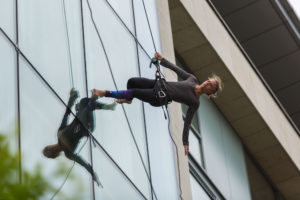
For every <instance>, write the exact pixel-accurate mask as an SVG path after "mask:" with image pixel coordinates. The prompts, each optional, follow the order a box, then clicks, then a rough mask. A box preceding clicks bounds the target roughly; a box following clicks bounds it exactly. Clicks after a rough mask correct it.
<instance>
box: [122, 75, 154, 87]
mask: <svg viewBox="0 0 300 200" xmlns="http://www.w3.org/2000/svg"><path fill="white" fill-rule="evenodd" d="M154 85H155V80H153V79H148V78H137V77H135V78H130V79H129V80H128V81H127V89H133V88H140V89H151V88H154Z"/></svg>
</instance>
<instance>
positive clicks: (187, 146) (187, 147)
mask: <svg viewBox="0 0 300 200" xmlns="http://www.w3.org/2000/svg"><path fill="white" fill-rule="evenodd" d="M188 153H189V145H184V154H185V155H186V156H187V155H188Z"/></svg>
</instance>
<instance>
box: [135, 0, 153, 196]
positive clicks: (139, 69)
mask: <svg viewBox="0 0 300 200" xmlns="http://www.w3.org/2000/svg"><path fill="white" fill-rule="evenodd" d="M131 7H132V15H133V23H134V27H135V28H134V35H135V36H136V37H137V31H136V21H135V12H134V10H135V7H134V0H131ZM135 44H136V56H137V63H138V72H139V77H141V63H140V55H139V48H138V47H139V46H138V43H137V42H136V43H135ZM142 108H143V122H144V130H145V139H146V147H147V159H148V167H149V176H150V182H151V183H152V178H151V162H150V153H149V144H148V131H147V123H146V115H145V103H144V102H142ZM151 194H152V195H151V199H152V200H153V189H152V188H151Z"/></svg>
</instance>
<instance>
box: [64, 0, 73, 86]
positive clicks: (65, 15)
mask: <svg viewBox="0 0 300 200" xmlns="http://www.w3.org/2000/svg"><path fill="white" fill-rule="evenodd" d="M61 2H62V9H63V15H64V22H65V31H66V36H67V47H68V55H69V67H70V73H71V85H72V88H74V78H73V65H72V56H71V48H70V37H69V28H68V21H67V14H66V5H65V0H61Z"/></svg>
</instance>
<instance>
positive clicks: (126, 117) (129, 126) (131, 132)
mask: <svg viewBox="0 0 300 200" xmlns="http://www.w3.org/2000/svg"><path fill="white" fill-rule="evenodd" d="M87 4H88V8H89V11H90V17H91V20H92V23H93V25H94V28H95V31H96V33H97V36H98V39H99V41H100V43H101V46H102V49H103V51H104V55H105V58H106V61H107V64H108V67H109V71H110V74H111V76H112V80H113V83H114V86H115V88H116V90H117V91H118V86H117V82H116V80H115V77H114V73H113V71H112V67H111V64H110V60H109V58H108V55H107V52H106V49H105V46H104V43H103V40H102V38H101V35H100V33H99V30H98V28H97V26H96V23H95V21H94V17H93V11H92V9H91V6H90V3H89V0H87ZM122 109H123V113H124V116H125V119H126V121H127V124H128V128H129V130H130V134H131V137H132V139H133V142H134V144H135V147H136V149H137V151H138V155H139V158H140V160H141V162H142V165H143V168H144V170H145V173H146V175H147V177H148V180H149V182H150V185H151V187H152V188H153V186H152V183H151V181H150V177H149V174H148V172H147V169H146V165H145V163H144V161H143V157H142V155H141V152H140V149H139V147H138V144H137V141H136V139H135V137H134V134H133V131H132V128H131V125H130V122H129V118H128V116H127V113H126V110H125V107H124V105H123V104H122ZM153 191H154V190H153ZM154 195H155V196H156V194H155V191H154ZM156 198H157V197H156Z"/></svg>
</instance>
